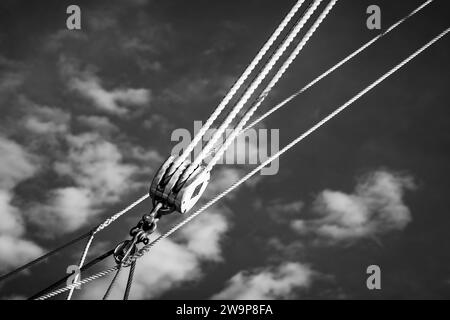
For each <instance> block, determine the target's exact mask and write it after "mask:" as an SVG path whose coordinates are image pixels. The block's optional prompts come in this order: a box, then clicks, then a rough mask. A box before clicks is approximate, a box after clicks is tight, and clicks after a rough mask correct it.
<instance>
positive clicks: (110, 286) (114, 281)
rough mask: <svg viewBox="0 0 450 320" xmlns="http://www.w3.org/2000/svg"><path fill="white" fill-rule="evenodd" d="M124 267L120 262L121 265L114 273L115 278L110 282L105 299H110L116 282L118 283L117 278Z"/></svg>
mask: <svg viewBox="0 0 450 320" xmlns="http://www.w3.org/2000/svg"><path fill="white" fill-rule="evenodd" d="M122 269H123V268H122V265H121V264H119V267H118V268H117V271H116V274H115V275H114V278H113V279H112V280H111V283H110V284H109V286H108V289H107V290H106V292H105V295H104V296H103V300H108V298H109V295H110V294H111V291H112V289H113V288H114V286H115V284H116V283H117V279H118V277H119V274H120V271H122Z"/></svg>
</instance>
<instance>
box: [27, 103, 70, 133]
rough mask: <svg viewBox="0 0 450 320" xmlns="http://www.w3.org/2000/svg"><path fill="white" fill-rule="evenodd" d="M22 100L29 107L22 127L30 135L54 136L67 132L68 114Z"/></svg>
mask: <svg viewBox="0 0 450 320" xmlns="http://www.w3.org/2000/svg"><path fill="white" fill-rule="evenodd" d="M23 100H25V102H26V103H27V105H29V108H28V111H29V112H28V113H27V115H26V116H25V118H24V119H23V123H24V127H25V128H26V129H28V130H29V131H31V132H32V133H34V134H49V135H55V134H59V133H66V132H67V131H68V130H69V125H70V118H71V116H70V113H68V112H65V111H63V110H61V109H58V108H51V107H47V106H39V105H37V104H34V103H32V102H29V101H27V100H26V99H23Z"/></svg>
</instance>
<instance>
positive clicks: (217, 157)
mask: <svg viewBox="0 0 450 320" xmlns="http://www.w3.org/2000/svg"><path fill="white" fill-rule="evenodd" d="M336 2H337V0H331V1H330V2H329V3H328V5H327V6H326V7H325V9H324V10H323V12H322V13H321V14H320V16H319V17H318V18H317V20H316V21H315V22H314V24H313V25H312V26H311V28H310V29H309V30H308V31H307V32H306V34H305V35H304V37H303V38H302V40H301V41H300V42H299V43H298V45H297V47H296V48H295V49H294V51H292V53H291V54H290V56H289V57H288V58H287V59H286V61H285V62H284V63H283V65H282V66H281V68H280V69H279V70H278V72H277V73H276V74H275V76H274V77H273V78H272V80H271V81H270V82H269V84H268V85H267V86H266V88H265V89H264V90H263V92H262V93H261V95H260V96H259V97H258V99H257V100H256V103H255V104H254V105H253V106H252V107H251V108H250V109H249V110H247V112H246V113H245V115H244V117H243V118H242V119H241V121H239V123H238V125H237V126H236V127H235V128H234V130H233V131H232V132H231V134H230V135H229V136H228V137H227V139H226V140H225V142H224V143H223V144H222V145H221V146H220V148H219V150H218V151H217V152H216V154H215V155H214V157H213V158H212V159H211V161H210V162H209V163H208V167H207V170H211V169H212V168H213V167H214V165H215V164H216V163H217V161H219V160H220V158H221V157H222V155H223V153H224V152H225V151H226V150H227V149H228V147H229V146H230V145H231V143H233V141H234V139H235V138H236V137H237V136H238V135H239V134H240V133H241V131H242V128H243V127H244V125H245V124H246V123H247V121H248V120H249V119H250V118H251V116H252V115H253V114H254V113H255V111H256V109H258V107H259V106H260V105H261V103H262V102H263V101H264V99H265V98H266V97H267V95H268V94H269V92H270V91H271V90H272V89H273V87H274V86H275V85H276V83H277V82H278V81H279V80H280V79H281V77H282V76H283V74H284V73H285V72H286V70H287V69H288V68H289V66H290V65H291V63H292V62H293V61H294V60H295V58H296V57H297V55H298V54H299V53H300V51H301V50H302V49H303V47H304V46H305V44H306V43H307V42H308V40H309V39H310V38H311V36H312V35H313V34H314V32H315V31H316V30H317V29H318V28H319V26H320V24H321V23H322V22H323V20H324V19H325V18H326V16H327V15H328V13H330V11H331V9H333V7H334V5H335V4H336Z"/></svg>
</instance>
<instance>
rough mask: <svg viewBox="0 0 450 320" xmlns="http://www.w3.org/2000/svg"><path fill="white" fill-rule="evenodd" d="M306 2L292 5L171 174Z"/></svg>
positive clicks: (177, 162) (184, 152)
mask: <svg viewBox="0 0 450 320" xmlns="http://www.w3.org/2000/svg"><path fill="white" fill-rule="evenodd" d="M304 2H305V0H299V1H297V3H296V4H295V5H294V6H293V7H292V9H291V10H290V11H289V13H288V14H287V15H286V17H285V18H284V19H283V21H282V22H281V23H280V25H279V26H278V27H277V29H275V31H274V33H273V34H272V35H271V36H270V37H269V39H268V40H267V41H266V43H265V44H264V45H263V47H262V48H261V49H260V51H259V52H258V53H257V55H256V56H255V58H253V61H252V62H251V63H250V64H249V65H248V66H247V68H246V69H245V70H244V72H243V73H242V75H241V76H240V77H239V79H238V80H237V81H236V82H235V83H234V84H233V86H232V87H231V89H230V90H229V91H228V93H227V94H226V96H225V97H224V98H223V100H222V101H221V102H220V104H219V105H218V106H217V108H216V109H215V110H214V112H213V113H212V114H211V116H210V117H209V119H208V120H207V121H206V123H205V124H204V125H203V126H202V128H201V129H200V131H199V132H198V133H197V134H196V135H195V137H194V139H193V140H192V142H191V143H190V144H189V145H188V147H187V148H186V149H185V150H184V151H183V153H182V154H181V156H180V157H179V158H178V159H177V160H175V164H174V165H173V166H172V168H173V169H172V170H171V171H170V172H169V174H173V173H174V172H175V169H176V168H178V167H179V166H180V165H181V163H182V162H183V161H184V160H185V159H186V158H187V157H188V156H189V154H190V153H191V152H192V150H193V149H194V147H195V146H196V145H197V144H198V142H200V140H201V139H202V138H203V136H204V135H205V133H206V131H207V130H208V129H209V127H210V126H211V125H212V123H213V122H214V121H215V120H216V119H217V117H218V116H219V115H220V113H221V112H222V111H223V109H224V108H225V106H226V105H227V104H228V103H229V102H230V100H231V99H232V98H233V96H234V95H235V94H236V92H237V91H238V90H239V88H240V87H241V86H242V84H244V82H245V80H246V79H247V78H248V76H249V75H250V74H251V73H252V72H253V70H254V69H255V67H256V66H257V65H258V63H259V62H260V61H261V59H262V58H263V57H264V56H265V55H266V53H267V51H268V50H269V49H270V48H271V47H272V45H273V43H274V42H275V41H276V39H277V38H278V37H279V36H280V34H281V32H282V31H283V30H284V28H285V27H286V26H287V24H288V23H289V22H290V21H291V20H292V18H293V17H294V15H295V14H296V13H297V11H298V10H299V9H300V7H301V6H302V4H303V3H304Z"/></svg>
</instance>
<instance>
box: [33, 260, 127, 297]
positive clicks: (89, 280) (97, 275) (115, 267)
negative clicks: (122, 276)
mask: <svg viewBox="0 0 450 320" xmlns="http://www.w3.org/2000/svg"><path fill="white" fill-rule="evenodd" d="M117 269H119V266H118V265H116V266H113V267H111V268H109V269H106V270H103V271H101V272H98V273H96V274H94V275H92V276H90V277H87V278H85V279H83V280H81V281H77V282H74V283H72V284H71V285H68V286H66V287H64V288H61V289H57V290H55V291H52V292H50V293H47V294H45V295H42V296H40V297H37V298H36V299H35V300H46V299H48V298H51V297H54V296H56V295H58V294H61V293H64V292H66V291H68V290H70V289H71V288H73V287H77V286H79V285H82V284H86V283H89V282H91V281H93V280H97V279H99V278H101V277H104V276H106V275H108V274H110V273H111V272H114V271H116V270H117Z"/></svg>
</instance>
